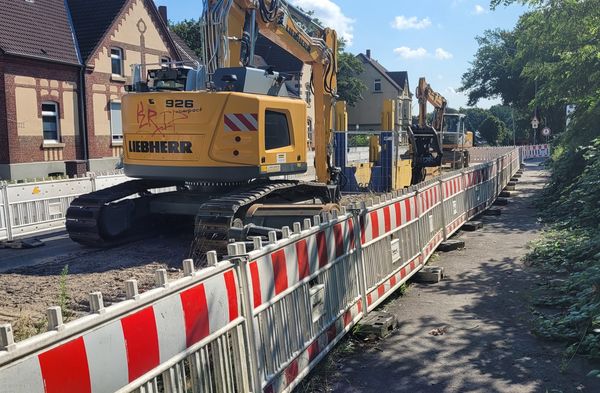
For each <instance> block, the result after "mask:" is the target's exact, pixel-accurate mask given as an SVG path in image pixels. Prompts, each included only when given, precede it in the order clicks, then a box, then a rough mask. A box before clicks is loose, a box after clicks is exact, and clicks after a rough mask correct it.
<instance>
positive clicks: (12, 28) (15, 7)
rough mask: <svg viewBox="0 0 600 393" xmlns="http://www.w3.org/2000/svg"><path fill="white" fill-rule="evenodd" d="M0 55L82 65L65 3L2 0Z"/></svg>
mask: <svg viewBox="0 0 600 393" xmlns="http://www.w3.org/2000/svg"><path fill="white" fill-rule="evenodd" d="M0 21H1V22H0V52H4V53H6V54H11V55H16V56H25V57H34V58H39V59H45V60H49V61H55V62H61V63H68V64H79V59H78V57H77V49H76V45H75V41H74V39H73V32H72V31H71V27H70V23H69V16H68V13H67V10H66V8H65V1H64V0H2V2H1V5H0Z"/></svg>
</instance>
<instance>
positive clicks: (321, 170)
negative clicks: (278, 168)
mask: <svg viewBox="0 0 600 393" xmlns="http://www.w3.org/2000/svg"><path fill="white" fill-rule="evenodd" d="M299 12H300V11H299V10H297V9H295V8H293V7H291V6H288V5H287V3H285V2H284V1H282V0H229V1H227V0H225V1H224V0H205V8H204V15H203V20H204V21H205V22H204V23H205V25H204V30H205V37H207V42H206V44H205V48H204V50H205V59H208V61H207V62H206V63H207V73H208V75H209V78H210V75H212V74H213V73H214V72H215V70H216V69H217V68H219V67H239V66H250V67H251V66H253V63H254V44H255V41H256V38H257V35H258V32H260V33H261V34H262V35H263V36H265V37H266V38H267V39H269V40H270V41H272V42H273V43H274V44H276V45H278V46H279V47H281V48H283V49H285V50H286V51H287V52H289V53H290V54H291V55H293V56H294V57H296V58H298V59H299V60H300V61H302V62H303V63H305V64H308V65H310V67H311V71H312V77H311V86H312V89H313V94H314V105H315V122H314V135H315V169H316V174H317V180H318V181H320V182H323V183H330V182H332V181H333V180H334V179H333V177H334V176H335V170H334V168H332V166H331V157H330V152H329V151H330V148H329V146H330V145H331V139H332V132H331V130H332V109H333V106H334V104H335V96H336V90H337V79H336V74H337V45H338V41H337V34H336V32H335V30H332V29H329V28H322V27H320V26H315V25H314V24H313V29H312V30H313V32H312V34H309V33H308V32H307V31H306V29H305V28H304V27H303V26H302V25H300V24H299V23H297V22H296V21H295V20H294V18H293V17H292V13H296V14H298V13H299ZM211 23H212V24H211ZM219 23H221V24H223V23H226V24H227V31H226V34H225V36H226V37H227V42H224V41H222V37H223V36H224V35H223V34H222V33H223V31H221V32H220V33H221V34H218V29H219V28H222V26H220V25H219ZM211 37H212V38H211Z"/></svg>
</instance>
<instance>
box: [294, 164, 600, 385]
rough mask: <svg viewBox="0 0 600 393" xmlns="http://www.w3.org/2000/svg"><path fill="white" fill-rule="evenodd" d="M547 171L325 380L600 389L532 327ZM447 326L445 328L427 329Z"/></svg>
mask: <svg viewBox="0 0 600 393" xmlns="http://www.w3.org/2000/svg"><path fill="white" fill-rule="evenodd" d="M536 165H537V164H536ZM546 176H547V173H545V172H543V171H541V170H540V168H539V167H538V166H533V165H529V166H528V167H527V168H526V171H525V174H524V176H523V177H522V178H521V181H519V183H518V185H517V191H518V195H517V196H516V197H513V198H511V202H510V204H509V205H508V206H506V207H503V208H502V210H503V212H502V215H501V216H498V217H483V218H481V221H483V223H484V228H483V229H480V230H478V231H477V232H462V233H461V234H460V235H459V236H460V238H462V239H463V240H465V242H466V248H465V249H464V250H459V251H453V252H450V253H445V254H440V257H439V258H438V259H437V260H435V261H433V262H432V263H431V264H432V265H439V266H443V267H444V268H445V274H446V276H447V277H446V279H445V280H443V281H442V282H440V283H438V284H429V285H428V284H411V285H410V287H409V289H408V291H407V292H406V294H405V295H404V296H402V297H398V298H396V299H395V300H392V301H390V302H388V303H387V304H386V305H385V306H384V309H385V310H386V311H388V312H391V313H393V314H395V315H396V316H397V318H398V320H399V322H400V327H399V329H398V331H397V332H396V333H395V334H393V335H392V336H390V337H388V338H386V339H385V340H383V341H381V342H379V343H377V344H376V345H373V344H359V345H358V347H357V348H355V349H354V350H353V351H343V352H340V351H338V352H337V353H336V354H334V355H333V356H334V357H335V361H334V363H335V367H334V371H331V367H328V368H324V367H322V368H321V369H320V370H317V371H316V372H317V374H320V375H319V377H320V378H319V379H321V380H324V379H325V380H327V385H328V386H327V387H324V390H326V391H333V392H340V393H341V392H344V393H346V392H381V393H383V392H486V393H487V392H507V393H508V392H510V393H512V392H516V393H520V392H580V391H585V392H600V380H597V379H592V378H586V376H585V375H586V374H587V373H588V372H589V371H590V370H591V369H592V366H591V365H589V364H588V363H587V362H586V361H584V360H582V359H579V358H576V359H574V360H573V361H572V362H571V363H570V367H569V369H568V371H566V372H564V373H560V371H559V367H560V364H561V361H562V355H561V351H562V349H563V347H562V346H561V345H558V344H554V343H549V342H545V341H542V340H539V339H537V338H536V337H534V336H533V335H532V334H531V333H530V328H531V308H530V306H529V304H530V303H529V301H530V299H531V296H533V295H532V291H533V290H534V289H535V288H537V287H538V284H539V283H540V282H543V280H544V278H543V277H540V276H539V275H537V274H536V272H535V271H533V269H531V268H528V267H526V266H524V264H523V262H522V261H521V258H522V257H523V256H524V255H525V254H526V252H527V244H528V243H529V242H530V241H532V240H534V239H536V238H537V237H538V236H539V235H540V230H541V227H540V225H539V223H538V220H537V216H536V212H535V209H534V208H533V206H532V203H533V201H534V199H535V197H536V193H537V192H538V191H539V190H540V189H541V188H542V187H543V184H544V182H545V181H546ZM444 326H445V327H447V328H446V330H447V332H446V334H444V335H440V336H433V335H430V334H429V332H430V331H431V330H432V329H436V328H443V327H444ZM341 345H342V346H343V345H344V344H341ZM330 360H331V359H330ZM323 373H326V374H327V375H325V376H324V375H322V374H323ZM323 377H325V378H323ZM313 386H314V385H313ZM303 390H305V389H302V388H300V389H299V391H303ZM311 390H312V389H311ZM319 390H321V389H319Z"/></svg>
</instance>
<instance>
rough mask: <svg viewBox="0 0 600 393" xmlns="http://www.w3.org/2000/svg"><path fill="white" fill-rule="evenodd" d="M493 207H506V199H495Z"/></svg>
mask: <svg viewBox="0 0 600 393" xmlns="http://www.w3.org/2000/svg"><path fill="white" fill-rule="evenodd" d="M494 205H495V206H506V205H508V199H506V198H497V199H496V200H495V201H494Z"/></svg>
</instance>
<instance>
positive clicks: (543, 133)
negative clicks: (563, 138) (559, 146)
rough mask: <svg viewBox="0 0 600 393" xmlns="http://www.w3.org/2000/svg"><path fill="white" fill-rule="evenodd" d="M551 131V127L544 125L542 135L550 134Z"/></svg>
mask: <svg viewBox="0 0 600 393" xmlns="http://www.w3.org/2000/svg"><path fill="white" fill-rule="evenodd" d="M551 132H552V130H550V128H548V127H544V129H543V130H542V135H543V136H550V133H551Z"/></svg>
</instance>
